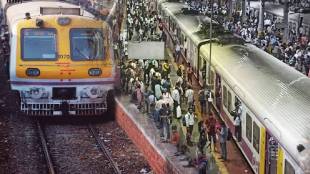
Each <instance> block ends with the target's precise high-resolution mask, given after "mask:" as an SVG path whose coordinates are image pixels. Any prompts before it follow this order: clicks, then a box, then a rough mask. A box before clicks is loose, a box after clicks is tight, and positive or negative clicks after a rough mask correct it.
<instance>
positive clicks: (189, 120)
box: [184, 108, 196, 145]
mask: <svg viewBox="0 0 310 174" xmlns="http://www.w3.org/2000/svg"><path fill="white" fill-rule="evenodd" d="M184 117H185V123H186V141H187V144H188V145H192V142H191V138H192V133H193V128H194V124H195V117H196V116H195V114H194V113H193V109H192V108H189V109H188V112H187V113H186V114H185V116H184Z"/></svg>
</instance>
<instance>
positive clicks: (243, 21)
mask: <svg viewBox="0 0 310 174" xmlns="http://www.w3.org/2000/svg"><path fill="white" fill-rule="evenodd" d="M245 3H246V0H242V2H241V7H242V8H241V9H242V14H241V23H242V24H245V23H246V13H245V12H246V7H245Z"/></svg>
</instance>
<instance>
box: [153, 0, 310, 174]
mask: <svg viewBox="0 0 310 174" xmlns="http://www.w3.org/2000/svg"><path fill="white" fill-rule="evenodd" d="M182 8H186V7H184V5H183V4H181V3H177V2H165V1H162V2H159V3H158V10H159V14H161V16H162V19H163V22H164V31H165V32H166V33H167V35H168V39H167V45H168V46H169V47H171V49H174V47H175V44H176V43H177V42H179V44H182V45H184V48H185V49H183V51H182V55H183V57H184V59H185V60H186V62H190V63H191V65H192V66H193V68H194V70H195V71H194V72H195V75H196V77H198V78H199V82H200V84H201V85H202V86H203V85H204V84H206V85H208V86H209V87H210V90H211V93H212V96H213V97H214V100H213V101H212V105H213V108H214V111H215V112H217V113H218V114H219V115H220V117H221V118H222V120H223V121H224V122H225V123H226V125H227V126H228V127H229V128H230V130H231V131H232V132H233V134H234V140H235V141H236V144H237V146H238V147H239V149H240V150H241V152H242V153H243V155H244V156H245V158H246V160H247V161H248V163H249V164H250V166H251V167H252V169H253V171H254V172H255V173H257V174H308V173H310V127H309V125H310V117H309V113H310V108H309V106H310V92H309V89H308V88H309V86H310V79H309V78H307V77H306V76H304V75H303V74H301V73H300V72H298V71H296V70H295V69H294V68H292V67H289V66H288V65H286V64H284V63H283V62H281V61H279V60H278V59H276V58H275V57H273V56H271V55H269V54H268V53H266V52H264V51H263V50H260V49H259V48H257V47H255V46H253V45H251V44H245V43H244V42H242V41H240V39H239V38H236V37H235V36H233V35H231V36H229V35H226V37H222V36H221V34H220V33H218V34H217V35H215V36H214V37H215V38H214V39H213V40H216V42H214V41H213V44H212V47H211V50H212V52H211V53H212V54H211V59H210V39H208V36H206V35H203V34H199V27H198V26H199V25H200V23H202V22H203V20H208V19H207V17H205V16H204V17H203V18H202V17H201V15H199V14H191V15H186V14H184V13H182ZM206 34H208V33H206ZM210 60H211V62H210ZM210 63H211V64H210ZM209 67H210V68H209ZM209 72H210V73H209ZM207 81H210V83H207ZM237 107H240V108H242V109H241V111H242V112H241V114H240V119H241V129H240V131H239V133H240V135H241V136H240V138H238V137H237V136H236V132H235V126H234V124H233V123H234V118H235V115H234V112H232V111H234V110H236V108H237ZM228 158H229V157H228Z"/></svg>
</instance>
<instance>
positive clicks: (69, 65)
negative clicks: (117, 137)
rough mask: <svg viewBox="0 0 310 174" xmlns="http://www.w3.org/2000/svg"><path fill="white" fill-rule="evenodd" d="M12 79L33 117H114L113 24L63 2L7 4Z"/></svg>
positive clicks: (21, 102)
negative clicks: (111, 25)
mask: <svg viewBox="0 0 310 174" xmlns="http://www.w3.org/2000/svg"><path fill="white" fill-rule="evenodd" d="M2 5H3V7H4V9H5V14H6V16H5V19H6V24H7V25H8V28H9V33H10V49H11V50H10V58H9V75H10V77H9V78H10V84H11V89H12V90H14V91H17V93H18V98H19V99H18V100H19V103H20V110H21V111H22V113H24V114H26V115H31V116H53V115H102V114H104V113H106V112H109V113H112V112H113V111H112V109H113V99H114V98H113V92H112V91H113V88H114V75H115V73H114V62H113V48H112V42H113V40H112V38H111V37H112V34H111V33H112V32H111V29H110V26H109V25H108V23H106V22H104V21H101V20H99V19H97V18H96V17H95V16H94V15H92V14H91V13H89V12H87V11H85V10H83V8H82V7H80V6H78V5H74V4H70V3H66V2H58V1H30V2H24V3H19V4H7V3H6V0H2Z"/></svg>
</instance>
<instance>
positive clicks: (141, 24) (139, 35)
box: [126, 0, 165, 42]
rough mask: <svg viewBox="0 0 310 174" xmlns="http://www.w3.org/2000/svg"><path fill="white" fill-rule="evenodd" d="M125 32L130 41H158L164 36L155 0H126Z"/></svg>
mask: <svg viewBox="0 0 310 174" xmlns="http://www.w3.org/2000/svg"><path fill="white" fill-rule="evenodd" d="M126 24H127V32H128V40H130V41H140V42H141V41H154V40H156V41H158V40H162V39H163V37H165V36H164V33H163V27H162V26H161V23H160V16H158V15H157V13H156V7H155V1H147V0H137V1H134V0H128V1H127V21H126Z"/></svg>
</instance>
